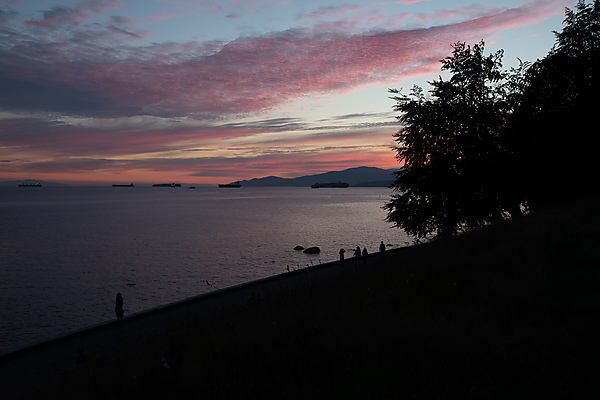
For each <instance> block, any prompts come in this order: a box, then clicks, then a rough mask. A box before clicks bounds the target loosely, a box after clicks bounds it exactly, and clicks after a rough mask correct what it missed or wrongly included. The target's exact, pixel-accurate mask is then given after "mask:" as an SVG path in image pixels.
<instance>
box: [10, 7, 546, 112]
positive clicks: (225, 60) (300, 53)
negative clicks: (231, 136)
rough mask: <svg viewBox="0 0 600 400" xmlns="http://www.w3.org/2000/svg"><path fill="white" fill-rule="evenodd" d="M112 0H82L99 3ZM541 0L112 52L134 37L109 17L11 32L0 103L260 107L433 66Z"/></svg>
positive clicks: (144, 108)
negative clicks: (39, 33) (420, 21)
mask: <svg viewBox="0 0 600 400" xmlns="http://www.w3.org/2000/svg"><path fill="white" fill-rule="evenodd" d="M118 3H119V2H118V1H104V2H99V1H96V2H90V3H89V4H90V9H95V10H103V9H106V8H110V7H113V8H115V7H117V6H118ZM548 3H552V2H547V1H534V2H531V3H527V4H526V5H524V6H522V7H519V8H516V9H510V10H504V11H501V12H498V13H496V14H492V15H487V16H482V17H479V18H475V19H473V20H468V21H464V22H459V23H455V24H450V25H441V26H435V27H431V28H428V29H418V30H395V31H384V32H366V33H358V34H343V33H320V32H314V31H310V30H300V29H296V30H289V31H285V32H277V33H272V34H269V35H263V36H259V37H241V38H238V39H236V40H234V41H231V42H229V43H222V44H204V43H193V44H190V43H188V44H175V43H173V44H170V47H169V48H165V45H151V46H146V47H135V46H133V45H127V46H123V45H122V46H119V49H118V50H115V48H114V47H113V45H114V41H116V40H121V41H123V40H125V39H126V37H128V36H129V39H134V38H135V37H139V36H140V35H139V34H136V33H133V32H130V31H127V30H125V29H122V28H120V29H116V28H115V26H114V25H110V26H106V27H104V28H103V29H96V30H95V31H91V32H90V31H89V30H87V31H86V32H83V30H80V29H76V28H74V29H73V30H71V31H69V32H67V35H68V36H67V37H65V38H64V40H62V41H56V40H55V38H53V37H52V38H49V39H46V40H44V39H43V38H40V40H37V41H36V42H34V43H31V42H25V41H24V40H23V35H24V34H18V33H16V32H11V33H9V35H7V36H8V40H7V41H5V44H4V45H2V48H1V50H0V57H2V59H3V60H5V61H3V62H2V64H1V65H0V79H1V81H0V84H1V85H2V87H3V88H4V90H3V92H4V94H3V95H2V97H1V98H0V106H1V107H2V108H3V109H10V110H14V111H18V110H20V109H31V108H35V109H37V110H38V111H52V112H61V113H68V114H74V115H83V116H101V117H118V116H131V115H159V116H164V117H181V116H192V117H195V118H219V117H222V116H226V115H234V114H251V113H260V112H263V111H265V110H270V109H273V108H275V107H278V106H280V105H281V104H282V103H283V102H289V101H293V100H295V99H299V98H303V97H306V96H313V95H317V96H318V95H331V94H336V93H343V92H346V91H349V90H352V89H355V88H358V87H361V86H363V85H367V84H373V83H385V82H390V81H393V80H394V79H397V78H398V76H402V75H403V74H414V73H417V72H418V71H419V70H420V69H423V68H430V67H436V68H437V61H438V59H440V58H442V57H443V56H444V55H445V54H446V53H447V52H448V49H449V44H450V43H453V42H455V41H457V40H478V39H480V38H482V37H486V36H488V35H490V34H492V33H493V32H497V31H500V30H503V29H507V28H509V27H514V26H517V25H520V24H527V23H532V22H535V21H539V20H541V19H544V18H547V17H548V15H549V14H556V9H555V8H553V7H551V6H550V7H549V6H548ZM92 4H93V5H94V7H91V5H92ZM84 16H85V11H83V9H70V10H67V9H64V8H54V9H52V10H50V11H48V12H47V13H45V14H44V18H43V19H42V20H41V21H38V22H36V24H37V25H36V26H43V27H45V28H52V27H53V26H55V24H57V23H58V22H60V21H64V20H70V21H73V22H77V21H80V20H81V19H82V18H83V17H84ZM30 23H31V22H30ZM34 93H35V96H34V95H33V94H34ZM60 93H62V95H58V98H57V94H60ZM33 98H35V101H34V102H32V99H33Z"/></svg>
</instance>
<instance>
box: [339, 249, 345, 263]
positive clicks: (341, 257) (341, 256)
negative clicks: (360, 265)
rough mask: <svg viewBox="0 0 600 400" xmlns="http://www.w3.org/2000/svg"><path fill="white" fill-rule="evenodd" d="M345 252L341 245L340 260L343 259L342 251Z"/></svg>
mask: <svg viewBox="0 0 600 400" xmlns="http://www.w3.org/2000/svg"><path fill="white" fill-rule="evenodd" d="M345 252H346V250H344V248H343V247H342V248H341V249H340V261H344V253H345Z"/></svg>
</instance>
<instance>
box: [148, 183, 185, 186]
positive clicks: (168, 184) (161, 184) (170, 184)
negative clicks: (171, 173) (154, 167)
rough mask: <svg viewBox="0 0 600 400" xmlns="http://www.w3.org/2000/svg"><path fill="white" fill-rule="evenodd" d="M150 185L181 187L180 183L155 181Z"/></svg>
mask: <svg viewBox="0 0 600 400" xmlns="http://www.w3.org/2000/svg"><path fill="white" fill-rule="evenodd" d="M152 187H181V183H155V184H154V185H152Z"/></svg>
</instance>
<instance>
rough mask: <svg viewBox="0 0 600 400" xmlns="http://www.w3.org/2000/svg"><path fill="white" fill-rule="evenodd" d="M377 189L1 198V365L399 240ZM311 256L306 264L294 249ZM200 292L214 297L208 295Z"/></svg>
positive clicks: (35, 191)
mask: <svg viewBox="0 0 600 400" xmlns="http://www.w3.org/2000/svg"><path fill="white" fill-rule="evenodd" d="M390 193H391V191H390V190H389V189H385V188H348V189H310V188H241V189H218V188H214V189H213V188H198V189H195V190H189V189H187V188H186V187H182V188H152V187H135V188H112V187H41V188H19V187H1V188H0V221H1V226H2V229H1V230H0V328H1V329H0V354H1V353H3V352H6V351H7V350H10V349H13V348H15V347H20V346H23V345H28V344H31V343H34V342H37V341H40V340H45V339H48V338H52V337H55V336H58V335H61V334H64V333H68V332H70V331H73V330H76V329H81V328H84V327H86V326H90V325H94V324H97V323H101V322H105V321H109V320H112V319H114V299H115V295H116V293H117V292H121V293H122V294H123V297H124V299H125V316H127V315H128V314H132V313H135V312H140V311H143V310H147V309H150V308H153V307H156V306H160V305H164V304H168V303H171V302H174V301H177V300H182V299H185V298H188V297H192V296H196V295H199V294H202V293H207V292H209V291H213V290H216V289H221V288H225V287H229V286H233V285H236V284H240V283H244V282H249V281H252V280H256V279H259V278H264V277H268V276H272V275H277V274H281V273H285V272H287V267H288V266H289V267H290V269H297V268H305V267H307V266H310V265H317V264H319V263H324V262H329V261H333V260H336V259H338V251H339V249H340V248H341V247H343V248H345V249H346V257H351V256H352V252H353V249H354V248H356V246H357V245H359V246H361V247H365V246H366V247H367V249H368V250H369V252H375V251H377V249H378V245H379V243H380V241H381V240H383V241H384V242H385V243H389V244H392V245H393V247H402V246H406V245H408V241H409V239H408V238H407V237H406V236H405V235H404V233H403V232H402V231H401V230H399V229H396V228H392V227H391V224H389V223H387V222H384V218H385V211H384V210H382V209H381V207H382V206H383V204H384V203H385V202H386V201H387V200H388V199H389V196H390ZM296 245H301V246H304V247H310V246H318V247H320V248H321V253H320V254H318V255H307V254H304V253H302V252H299V251H295V250H294V247H295V246H296ZM206 280H208V281H209V282H210V283H211V284H212V287H211V286H209V285H207V283H206Z"/></svg>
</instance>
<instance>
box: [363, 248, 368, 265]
mask: <svg viewBox="0 0 600 400" xmlns="http://www.w3.org/2000/svg"><path fill="white" fill-rule="evenodd" d="M368 255H369V252H368V251H367V248H366V247H365V248H364V249H363V251H362V257H363V263H365V264H366V263H367V256H368Z"/></svg>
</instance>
